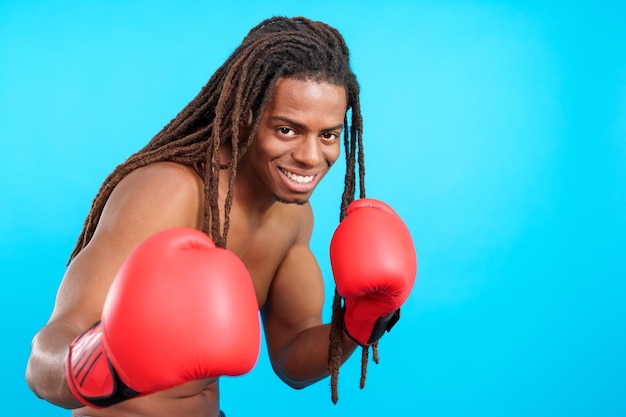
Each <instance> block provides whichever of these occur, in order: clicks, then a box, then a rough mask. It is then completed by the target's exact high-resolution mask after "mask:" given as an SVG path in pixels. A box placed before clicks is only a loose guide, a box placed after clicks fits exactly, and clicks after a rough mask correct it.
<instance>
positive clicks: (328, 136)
mask: <svg viewBox="0 0 626 417" xmlns="http://www.w3.org/2000/svg"><path fill="white" fill-rule="evenodd" d="M322 137H323V138H324V139H330V140H333V139H337V138H338V137H339V135H337V134H336V133H332V132H326V133H322Z"/></svg>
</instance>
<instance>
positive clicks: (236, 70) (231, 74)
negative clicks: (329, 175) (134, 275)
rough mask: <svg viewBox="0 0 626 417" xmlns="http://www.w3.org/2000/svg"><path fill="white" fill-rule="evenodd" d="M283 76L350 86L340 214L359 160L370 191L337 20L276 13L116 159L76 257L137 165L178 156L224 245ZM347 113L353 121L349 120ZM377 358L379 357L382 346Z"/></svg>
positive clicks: (210, 229)
mask: <svg viewBox="0 0 626 417" xmlns="http://www.w3.org/2000/svg"><path fill="white" fill-rule="evenodd" d="M280 78H297V79H304V80H315V81H324V82H329V83H332V84H335V85H338V86H342V87H344V88H345V90H346V94H347V103H348V111H347V112H346V116H345V118H344V124H345V126H348V125H349V126H350V128H349V129H347V128H346V129H345V130H344V146H345V149H346V175H345V189H344V193H343V196H342V202H341V210H340V221H341V220H343V218H344V217H345V215H346V207H347V206H348V204H350V203H351V202H352V201H354V198H355V193H356V171H357V164H358V172H359V189H360V196H361V197H365V186H364V177H365V169H364V162H363V146H362V138H361V133H362V117H361V111H360V103H359V85H358V83H357V80H356V76H355V75H354V73H353V72H352V70H351V69H350V62H349V50H348V47H347V45H346V43H345V41H344V39H343V37H342V35H341V34H340V33H339V32H338V31H337V30H336V29H334V28H333V27H331V26H329V25H327V24H325V23H322V22H315V21H311V20H309V19H306V18H304V17H295V18H285V17H274V18H270V19H267V20H264V21H263V22H261V23H260V24H258V25H257V26H255V27H254V28H252V29H251V30H250V32H249V33H248V34H247V36H246V37H245V38H244V39H243V41H242V42H241V44H240V45H239V46H238V47H237V48H236V49H235V51H234V52H233V53H232V54H231V55H230V57H229V58H228V59H227V60H226V61H225V62H224V64H223V65H222V66H221V67H220V68H219V69H218V70H217V71H216V72H215V73H214V74H213V76H212V77H211V78H210V79H209V81H208V83H207V84H206V85H205V86H204V87H203V88H202V89H201V91H200V92H199V93H198V95H197V96H196V97H195V98H194V99H193V100H192V101H191V102H190V103H189V104H188V105H187V106H186V107H185V108H184V109H183V110H182V111H181V112H180V113H179V114H178V115H177V116H176V117H175V118H174V119H173V120H172V121H170V122H169V123H168V124H167V125H166V126H165V127H164V128H163V129H162V130H161V131H160V132H159V133H158V134H157V135H156V136H154V138H152V140H151V141H150V142H149V143H148V144H147V145H146V146H145V147H143V148H142V149H141V150H139V151H138V152H136V153H135V154H133V155H131V156H130V157H129V158H128V159H127V160H126V161H124V162H123V163H122V164H120V165H118V166H117V167H116V168H115V170H114V171H113V172H112V173H111V174H110V175H109V176H108V177H107V178H106V179H105V180H104V182H103V184H102V186H101V187H100V189H99V191H98V193H97V195H96V197H95V199H94V201H93V203H92V206H91V210H90V212H89V214H88V215H87V218H86V220H85V223H84V225H83V229H82V231H81V233H80V236H79V238H78V241H77V243H76V246H75V248H74V250H73V251H72V254H71V255H70V260H69V261H70V262H71V261H72V260H73V259H74V257H75V256H76V255H77V254H78V253H79V252H80V251H81V250H82V249H83V248H84V247H85V246H86V245H87V244H88V243H89V241H90V240H91V238H92V237H93V234H94V232H95V228H96V225H97V224H98V221H99V220H100V216H101V214H102V211H103V209H104V206H105V204H106V202H107V200H108V198H109V196H110V195H111V192H112V191H113V189H114V188H115V187H116V186H117V184H118V183H119V182H120V181H121V180H122V179H123V178H124V177H125V176H126V175H128V174H129V173H130V172H131V171H133V170H135V169H137V168H140V167H143V166H146V165H149V164H152V163H154V162H161V161H172V162H177V163H180V164H184V165H187V166H190V167H193V168H194V169H196V170H197V172H198V173H199V175H200V176H201V178H202V179H203V182H204V187H205V189H204V198H205V204H204V207H205V213H204V221H203V226H202V230H203V231H204V232H205V233H207V234H209V235H210V236H211V238H212V239H213V241H214V242H215V244H216V245H217V246H219V247H226V238H227V235H228V229H229V226H230V209H231V206H232V203H233V186H234V181H235V176H236V174H237V164H238V161H239V159H240V158H241V157H242V156H243V155H244V154H245V153H246V151H247V149H248V148H249V146H250V144H251V142H252V140H253V138H254V136H255V134H256V131H257V128H258V125H259V122H260V118H261V115H262V114H263V112H264V110H265V107H266V105H267V103H268V101H269V99H270V96H271V94H272V92H273V89H274V85H275V83H276V82H277V80H279V79H280ZM348 113H350V114H351V123H348ZM250 114H252V116H253V120H252V124H251V129H250V131H249V133H248V135H247V137H244V138H241V137H240V136H241V132H240V125H241V122H242V121H244V120H247V119H248V117H249V115H250ZM227 143H229V144H230V146H231V152H232V158H231V161H230V162H229V163H228V164H223V163H222V162H221V161H220V155H219V149H220V147H221V146H222V145H224V144H227ZM225 168H231V171H230V176H229V179H228V191H227V195H226V198H225V202H224V207H223V213H224V220H223V221H222V220H221V219H220V207H219V200H218V185H219V175H220V171H222V170H224V169H225ZM341 301H342V300H341V297H340V296H339V295H338V294H337V292H336V291H335V299H334V301H333V315H332V320H331V332H330V346H329V362H328V363H329V365H328V366H329V368H328V371H329V373H330V374H331V390H332V400H333V402H335V403H336V402H337V399H338V395H337V380H338V372H339V365H340V360H341V354H342V352H341V336H342V328H343V313H342V308H341ZM374 353H375V360H376V350H374ZM366 363H367V349H364V350H363V364H362V376H361V386H362V385H363V382H364V379H365V369H366Z"/></svg>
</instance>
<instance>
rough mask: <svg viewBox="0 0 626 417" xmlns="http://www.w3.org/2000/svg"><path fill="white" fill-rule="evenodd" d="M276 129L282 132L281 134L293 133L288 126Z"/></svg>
mask: <svg viewBox="0 0 626 417" xmlns="http://www.w3.org/2000/svg"><path fill="white" fill-rule="evenodd" d="M278 131H279V132H280V133H282V134H283V135H288V134H290V133H293V130H292V129H290V128H288V127H279V128H278Z"/></svg>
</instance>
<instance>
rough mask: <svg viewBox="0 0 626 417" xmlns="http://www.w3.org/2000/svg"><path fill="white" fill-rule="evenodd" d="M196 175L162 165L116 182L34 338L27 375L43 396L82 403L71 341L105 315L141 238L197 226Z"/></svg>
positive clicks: (62, 402)
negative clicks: (69, 364) (71, 377)
mask: <svg viewBox="0 0 626 417" xmlns="http://www.w3.org/2000/svg"><path fill="white" fill-rule="evenodd" d="M193 175H194V174H193V173H192V172H191V171H190V170H188V169H187V168H184V167H181V166H177V165H173V164H157V165H155V166H149V167H145V168H143V169H139V170H137V171H135V172H133V173H131V174H130V175H129V176H128V177H126V178H125V179H124V180H122V182H121V183H120V184H119V185H118V186H117V187H116V189H115V190H114V192H113V194H112V195H111V197H110V198H109V201H108V202H107V205H106V207H105V210H104V212H103V213H102V217H101V220H100V223H99V224H98V227H97V229H96V232H95V234H94V237H93V238H92V240H91V241H90V243H89V244H88V245H87V246H86V247H85V249H83V250H82V251H81V252H80V253H79V254H78V255H77V256H76V258H75V259H74V260H73V261H72V263H71V264H70V266H69V268H68V269H67V272H66V274H65V276H64V277H63V281H62V282H61V285H60V287H59V291H58V293H57V298H56V302H55V306H54V311H53V313H52V315H51V317H50V320H49V321H48V323H47V324H46V325H45V326H44V327H43V328H42V329H41V330H40V331H39V332H38V333H37V335H35V338H34V339H33V344H32V351H31V355H30V358H29V361H28V365H27V369H26V380H27V382H28V385H29V386H30V388H31V389H32V390H33V392H35V394H37V395H38V396H39V397H41V398H44V399H46V400H48V401H50V402H52V403H54V404H57V405H59V406H61V407H65V408H76V407H79V406H81V405H82V404H80V403H79V402H78V401H77V400H76V399H75V398H74V397H73V396H72V395H71V393H70V391H69V389H68V386H67V381H66V378H65V370H64V361H65V357H66V355H67V352H68V349H69V345H70V343H72V341H73V340H74V339H75V338H76V337H78V336H79V335H80V334H82V333H83V332H84V331H85V330H86V329H87V328H88V327H90V326H91V325H92V324H93V323H95V322H96V321H97V320H99V319H100V317H101V314H102V306H103V304H104V299H105V297H106V294H107V292H108V289H109V287H110V285H111V283H112V281H113V279H114V277H115V275H116V274H117V271H118V269H119V267H120V266H121V264H122V263H123V262H124V260H125V259H126V258H127V257H128V255H129V254H130V252H131V251H132V250H133V249H134V248H135V247H136V246H137V245H138V244H139V243H140V242H142V241H143V240H144V239H145V238H147V237H148V236H150V235H152V234H154V233H156V232H157V231H160V230H163V229H165V228H169V227H176V226H188V227H196V226H197V223H198V220H197V213H198V204H199V201H200V199H199V194H198V188H197V181H199V179H197V181H196V180H195V179H194V178H193ZM200 189H201V188H200Z"/></svg>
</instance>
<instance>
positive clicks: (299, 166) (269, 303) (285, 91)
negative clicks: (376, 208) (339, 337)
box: [27, 78, 357, 417]
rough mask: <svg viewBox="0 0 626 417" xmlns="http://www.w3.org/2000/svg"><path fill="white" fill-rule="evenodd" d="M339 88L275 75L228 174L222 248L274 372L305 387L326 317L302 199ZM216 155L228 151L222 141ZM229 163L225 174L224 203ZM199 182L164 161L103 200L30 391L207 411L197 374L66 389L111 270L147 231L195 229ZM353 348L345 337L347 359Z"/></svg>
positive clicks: (97, 412) (336, 127)
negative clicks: (241, 273) (120, 389)
mask: <svg viewBox="0 0 626 417" xmlns="http://www.w3.org/2000/svg"><path fill="white" fill-rule="evenodd" d="M346 106H347V105H346V95H345V90H344V89H343V88H342V87H340V86H337V85H333V84H329V83H325V82H317V81H310V80H309V81H303V80H296V79H290V78H287V79H281V80H279V82H278V83H277V85H276V87H275V90H274V92H273V95H272V99H271V100H270V103H269V104H268V106H267V108H266V110H265V112H264V114H263V115H262V116H261V122H260V125H259V128H258V131H257V134H256V136H255V139H254V142H253V144H252V145H251V147H250V149H249V151H248V152H247V153H246V155H245V156H244V157H243V158H242V159H241V160H240V163H239V168H238V171H237V177H236V180H235V188H234V200H233V205H232V209H231V213H230V219H231V226H230V231H229V234H228V243H227V248H228V249H229V250H231V251H233V252H234V253H235V254H236V255H238V256H239V258H240V259H241V260H242V261H243V262H244V264H245V265H246V267H247V269H248V272H249V273H250V275H251V277H252V281H253V284H254V288H255V291H256V296H257V300H258V305H259V309H260V311H261V317H262V320H263V325H264V330H265V335H266V340H267V346H268V352H269V357H270V360H271V363H272V366H273V368H274V370H275V372H276V374H277V375H278V376H279V377H280V378H281V379H282V380H283V381H284V382H285V383H287V384H288V385H290V386H292V387H294V388H298V389H299V388H304V387H306V386H308V385H310V384H313V383H315V382H317V381H319V380H321V379H323V378H325V377H327V376H328V374H327V361H328V343H329V331H330V325H329V324H323V323H322V308H323V304H324V283H323V278H322V273H321V271H320V268H319V266H318V263H317V261H316V259H315V257H314V255H313V253H312V252H311V250H310V248H309V240H310V238H311V233H312V230H313V213H312V209H311V206H310V204H309V203H308V199H309V197H310V196H311V194H312V192H313V190H314V189H315V187H316V186H317V184H318V183H319V181H320V180H321V179H322V178H323V177H324V175H325V174H326V173H327V172H328V170H329V169H330V167H331V166H332V165H333V163H334V162H335V161H336V159H337V158H338V156H339V149H340V133H341V130H342V128H343V120H344V115H345V112H346ZM221 153H222V154H221V155H222V160H223V161H226V160H228V159H229V158H230V153H229V149H228V147H223V148H222V149H221ZM227 180H228V171H227V170H226V171H223V173H222V175H221V176H220V194H219V195H220V198H221V199H222V201H221V202H220V207H222V205H223V196H225V195H226V191H227V187H228V184H227ZM203 193H204V184H203V182H202V180H201V179H200V177H199V176H198V174H197V172H196V171H195V170H194V169H192V168H190V167H187V166H183V165H179V164H175V163H170V162H161V163H155V164H152V165H148V166H146V167H143V168H139V169H137V170H135V171H133V172H132V173H131V174H129V175H128V176H127V177H126V178H124V179H123V180H122V181H121V182H120V183H119V185H118V186H117V187H116V188H115V190H114V191H113V193H112V194H111V197H110V198H109V200H108V202H107V204H106V206H105V209H104V211H103V213H102V217H101V219H100V222H99V224H98V226H97V229H96V232H95V234H94V236H93V238H92V240H91V241H90V243H89V244H88V245H87V246H86V247H85V248H84V249H83V250H82V251H81V252H80V253H79V254H78V255H77V256H76V258H75V259H74V260H73V262H72V263H71V264H70V266H69V268H68V270H67V272H66V274H65V276H64V278H63V281H62V283H61V285H60V287H59V291H58V294H57V298H56V303H55V307H54V311H53V312H52V315H51V317H50V320H49V322H48V323H47V324H46V325H45V326H44V327H43V328H42V329H41V331H40V332H39V333H38V334H37V335H36V336H35V338H34V340H33V348H32V353H31V356H30V359H29V363H28V367H27V381H28V383H29V385H30V387H31V388H32V389H33V391H34V392H35V393H37V394H38V395H39V396H41V397H42V398H45V399H46V400H48V401H50V402H52V403H54V404H57V405H59V406H61V407H65V408H72V409H74V410H73V415H77V416H78V415H81V416H86V415H88V416H94V417H96V416H102V417H104V416H138V415H142V416H172V417H177V416H181V417H182V416H192V417H196V416H197V417H200V416H202V417H214V416H216V415H217V414H218V410H219V389H218V380H217V379H204V380H198V381H193V382H190V383H187V384H185V385H181V386H179V387H175V388H173V389H169V390H166V391H162V392H158V393H154V394H151V395H147V396H144V397H139V398H135V399H131V400H128V401H124V402H122V403H119V404H117V405H114V406H112V407H108V408H103V409H93V408H89V407H83V406H82V404H80V403H79V402H78V401H77V400H76V399H75V398H74V397H73V396H72V395H71V394H70V392H69V389H68V388H67V381H66V380H65V375H64V368H63V364H64V360H65V356H66V354H67V351H68V346H69V344H70V343H71V342H72V341H73V340H74V339H75V338H76V337H77V336H79V335H80V334H82V333H83V332H84V331H85V330H86V329H87V328H88V327H89V326H91V325H92V324H93V323H94V322H96V321H97V320H99V319H100V317H101V314H102V306H103V304H104V300H105V297H106V294H107V291H108V288H109V286H110V285H111V282H112V281H113V278H114V277H115V275H116V273H117V271H118V269H119V267H120V266H121V264H122V263H123V262H124V260H125V259H126V258H127V257H128V255H129V253H130V252H131V251H132V250H133V249H134V248H135V247H136V246H137V245H138V244H139V243H140V242H142V241H143V240H144V239H145V238H147V237H148V236H150V235H152V234H154V233H156V232H158V231H160V230H163V229H167V228H170V227H193V228H196V229H201V227H202V221H203V213H204V210H205V209H204V206H203V202H204V195H203ZM356 347H357V345H356V344H355V343H354V341H352V339H350V338H349V337H348V336H347V335H346V334H344V335H343V360H344V361H345V360H346V359H347V358H348V357H349V356H350V355H351V354H352V352H353V351H354V350H355V348H356Z"/></svg>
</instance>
